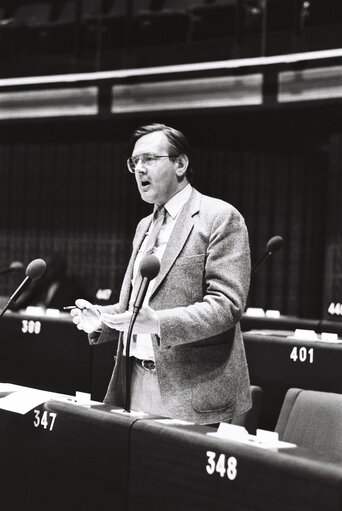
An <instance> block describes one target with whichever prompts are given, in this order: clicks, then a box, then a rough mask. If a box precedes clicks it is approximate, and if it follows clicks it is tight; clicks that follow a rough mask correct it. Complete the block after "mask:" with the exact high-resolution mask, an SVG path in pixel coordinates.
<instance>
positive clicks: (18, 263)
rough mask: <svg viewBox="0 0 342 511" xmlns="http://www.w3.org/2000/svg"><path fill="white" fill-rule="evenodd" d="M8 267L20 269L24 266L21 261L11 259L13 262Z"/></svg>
mask: <svg viewBox="0 0 342 511" xmlns="http://www.w3.org/2000/svg"><path fill="white" fill-rule="evenodd" d="M9 268H10V270H21V269H22V268H24V265H23V263H22V262H21V261H13V263H11V264H10V265H9Z"/></svg>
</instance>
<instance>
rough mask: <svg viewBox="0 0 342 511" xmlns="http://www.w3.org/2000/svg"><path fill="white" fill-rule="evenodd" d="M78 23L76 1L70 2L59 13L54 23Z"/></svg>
mask: <svg viewBox="0 0 342 511" xmlns="http://www.w3.org/2000/svg"><path fill="white" fill-rule="evenodd" d="M75 21H76V0H68V1H67V2H65V3H64V4H63V5H62V6H61V9H60V11H59V14H58V16H57V19H56V20H54V23H61V24H64V23H74V22H75Z"/></svg>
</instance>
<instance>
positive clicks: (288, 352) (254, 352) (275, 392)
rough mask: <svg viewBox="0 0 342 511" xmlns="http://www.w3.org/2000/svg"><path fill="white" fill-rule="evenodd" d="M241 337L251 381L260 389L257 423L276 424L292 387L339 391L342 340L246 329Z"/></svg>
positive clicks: (267, 427)
mask: <svg viewBox="0 0 342 511" xmlns="http://www.w3.org/2000/svg"><path fill="white" fill-rule="evenodd" d="M243 338H244V345H245V350H246V356H247V363H248V368H249V373H250V379H251V383H252V384H253V385H260V387H262V389H263V402H262V410H261V417H260V425H261V427H263V428H264V429H269V430H273V429H274V428H275V425H276V422H277V418H278V415H279V412H280V408H281V405H282V403H283V400H284V397H285V394H286V391H287V390H288V389H289V388H291V387H298V388H302V389H311V390H321V391H326V392H337V393H342V379H341V367H342V343H341V344H334V343H329V342H322V341H306V340H305V341H303V340H296V339H289V338H287V337H283V336H275V335H262V333H258V334H252V333H248V332H245V333H244V334H243ZM294 348H296V349H295V350H294Z"/></svg>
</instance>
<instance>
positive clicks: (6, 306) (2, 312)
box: [0, 276, 31, 318]
mask: <svg viewBox="0 0 342 511" xmlns="http://www.w3.org/2000/svg"><path fill="white" fill-rule="evenodd" d="M30 280H31V278H30V277H28V276H27V277H25V279H24V280H23V282H22V283H21V284H20V286H19V287H18V289H16V291H15V292H14V293H13V295H12V296H11V297H10V299H9V300H8V302H7V303H6V305H5V307H4V308H3V309H2V311H1V312H0V318H2V316H3V315H4V314H5V312H6V311H7V309H8V307H9V306H10V305H12V303H14V302H15V301H16V299H17V298H18V296H20V295H21V293H22V292H23V290H24V289H25V288H26V287H27V286H28V284H29V282H30Z"/></svg>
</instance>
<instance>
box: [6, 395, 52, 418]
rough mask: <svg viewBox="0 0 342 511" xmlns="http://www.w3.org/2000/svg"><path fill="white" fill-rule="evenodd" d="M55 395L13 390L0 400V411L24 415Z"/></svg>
mask: <svg viewBox="0 0 342 511" xmlns="http://www.w3.org/2000/svg"><path fill="white" fill-rule="evenodd" d="M55 395H56V394H54V393H53V392H47V391H44V390H36V389H29V388H26V389H19V390H15V391H14V392H12V393H11V394H9V395H8V396H5V397H2V398H1V399H0V409H1V410H8V411H9V412H15V413H20V414H21V415H25V413H27V412H29V411H30V410H33V408H35V407H36V406H39V405H41V404H42V403H45V401H48V400H49V399H51V398H52V397H54V396H55Z"/></svg>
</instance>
